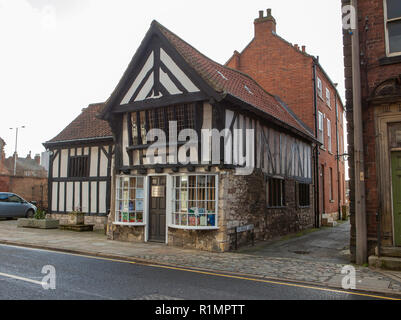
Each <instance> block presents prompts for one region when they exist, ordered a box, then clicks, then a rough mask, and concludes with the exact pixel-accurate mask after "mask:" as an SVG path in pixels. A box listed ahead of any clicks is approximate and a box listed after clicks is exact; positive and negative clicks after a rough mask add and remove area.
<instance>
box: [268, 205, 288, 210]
mask: <svg viewBox="0 0 401 320" xmlns="http://www.w3.org/2000/svg"><path fill="white" fill-rule="evenodd" d="M286 208H287V206H282V207H267V209H268V210H272V209H286Z"/></svg>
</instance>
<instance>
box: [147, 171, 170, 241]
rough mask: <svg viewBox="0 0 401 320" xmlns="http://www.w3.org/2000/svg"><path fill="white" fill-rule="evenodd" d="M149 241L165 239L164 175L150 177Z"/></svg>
mask: <svg viewBox="0 0 401 320" xmlns="http://www.w3.org/2000/svg"><path fill="white" fill-rule="evenodd" d="M149 198H150V199H149V201H150V203H149V208H150V210H149V241H154V242H165V241H166V177H150V197H149Z"/></svg>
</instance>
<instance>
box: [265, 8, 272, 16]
mask: <svg viewBox="0 0 401 320" xmlns="http://www.w3.org/2000/svg"><path fill="white" fill-rule="evenodd" d="M266 11H267V16H268V17H270V16H271V15H272V9H267V10H266Z"/></svg>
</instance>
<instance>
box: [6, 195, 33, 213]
mask: <svg viewBox="0 0 401 320" xmlns="http://www.w3.org/2000/svg"><path fill="white" fill-rule="evenodd" d="M36 210H37V208H36V206H34V205H33V204H32V203H29V202H28V201H26V200H24V199H22V198H21V197H20V196H18V195H16V194H14V193H9V192H0V218H33V216H34V215H35V213H36Z"/></svg>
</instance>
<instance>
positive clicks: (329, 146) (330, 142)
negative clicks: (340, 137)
mask: <svg viewBox="0 0 401 320" xmlns="http://www.w3.org/2000/svg"><path fill="white" fill-rule="evenodd" d="M327 150H328V151H329V152H333V139H332V132H331V120H330V119H327Z"/></svg>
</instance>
